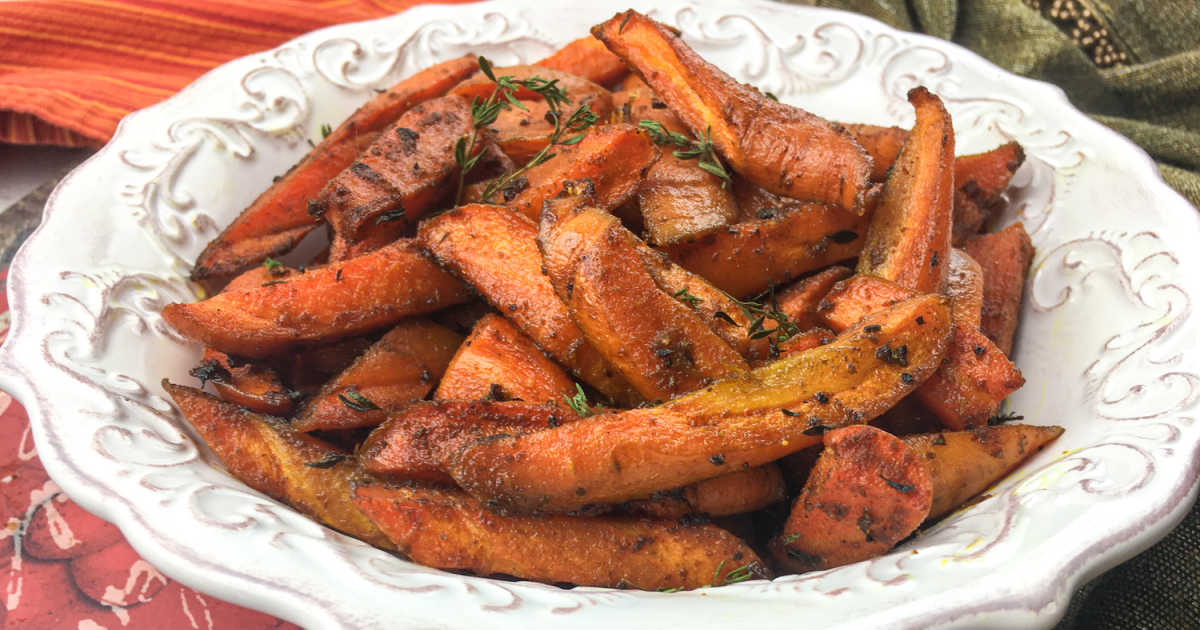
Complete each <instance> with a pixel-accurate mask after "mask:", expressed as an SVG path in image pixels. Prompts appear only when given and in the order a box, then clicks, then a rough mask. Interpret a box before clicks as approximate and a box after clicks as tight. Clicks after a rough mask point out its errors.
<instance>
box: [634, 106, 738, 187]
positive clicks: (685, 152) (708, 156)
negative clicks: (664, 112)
mask: <svg viewBox="0 0 1200 630" xmlns="http://www.w3.org/2000/svg"><path fill="white" fill-rule="evenodd" d="M638 126H639V127H641V128H642V129H645V130H646V131H647V132H649V133H650V140H651V141H653V142H654V144H657V145H660V146H666V145H671V146H675V147H679V148H678V149H676V150H675V151H674V155H675V157H677V158H679V159H681V160H691V159H696V166H699V167H700V168H701V169H703V170H704V171H706V172H708V173H711V174H713V175H716V176H717V177H719V178H721V187H722V188H724V187H726V186H728V185H729V184H732V183H733V179H732V178H730V176H729V171H727V170H725V165H724V164H722V163H721V158H720V156H718V155H717V149H716V147H715V146H713V143H712V137H711V136H710V132H711V131H712V129H706V130H705V131H704V138H702V139H695V138H689V137H687V136H685V135H683V134H681V133H677V132H674V131H671V130H670V129H667V128H666V127H664V126H663V124H662V123H660V122H658V121H654V120H643V121H641V122H639V123H638Z"/></svg>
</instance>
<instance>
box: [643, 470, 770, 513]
mask: <svg viewBox="0 0 1200 630" xmlns="http://www.w3.org/2000/svg"><path fill="white" fill-rule="evenodd" d="M658 494H659V495H661V496H657V495H656V496H654V497H652V498H650V499H643V500H640V501H631V502H630V503H628V504H626V505H625V509H626V510H629V511H630V512H632V513H634V514H645V515H646V516H651V517H654V518H661V519H670V520H674V519H680V518H685V517H687V516H689V515H693V514H701V515H704V516H710V517H715V516H729V515H732V514H745V513H747V512H753V511H755V510H761V509H763V508H765V507H767V506H768V505H771V504H772V503H778V502H780V501H782V500H783V499H784V498H785V497H786V488H784V485H783V473H781V472H779V467H778V466H776V465H775V464H774V463H769V464H764V465H762V466H755V467H754V468H748V469H746V470H739V471H735V472H731V473H729V474H727V475H721V476H720V477H713V478H712V479H706V480H704V481H699V482H696V483H694V484H691V485H689V486H684V487H683V488H680V489H679V490H677V491H672V492H662V493H658Z"/></svg>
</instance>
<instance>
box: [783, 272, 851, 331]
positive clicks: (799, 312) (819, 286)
mask: <svg viewBox="0 0 1200 630" xmlns="http://www.w3.org/2000/svg"><path fill="white" fill-rule="evenodd" d="M852 275H854V272H853V271H851V270H850V268H849V267H842V266H840V265H839V266H834V267H829V268H827V269H822V270H821V271H818V272H817V273H814V274H813V275H811V276H807V277H805V278H801V279H799V280H797V281H795V282H793V283H792V284H790V285H788V286H787V287H785V288H784V289H783V290H781V291H779V292H778V293H776V294H775V302H776V304H778V305H779V310H780V311H782V312H783V314H784V315H787V316H788V319H790V320H792V322H793V323H795V324H796V325H797V326H799V327H800V328H812V327H813V326H816V325H817V324H818V323H819V317H818V313H817V307H818V306H820V305H821V300H822V299H824V297H825V294H827V293H829V290H830V289H832V288H833V285H835V284H837V283H838V282H841V281H842V280H845V279H846V278H849V277H850V276H852Z"/></svg>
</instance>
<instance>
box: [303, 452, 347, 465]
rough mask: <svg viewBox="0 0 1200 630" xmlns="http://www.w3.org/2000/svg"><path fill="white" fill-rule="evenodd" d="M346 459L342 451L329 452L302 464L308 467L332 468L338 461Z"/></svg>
mask: <svg viewBox="0 0 1200 630" xmlns="http://www.w3.org/2000/svg"><path fill="white" fill-rule="evenodd" d="M344 459H346V456H345V455H344V454H342V453H330V454H328V455H326V456H325V457H322V458H321V459H318V460H317V461H315V462H306V463H305V464H304V465H305V466H308V467H309V468H333V467H334V466H335V465H337V463H338V462H340V461H342V460H344Z"/></svg>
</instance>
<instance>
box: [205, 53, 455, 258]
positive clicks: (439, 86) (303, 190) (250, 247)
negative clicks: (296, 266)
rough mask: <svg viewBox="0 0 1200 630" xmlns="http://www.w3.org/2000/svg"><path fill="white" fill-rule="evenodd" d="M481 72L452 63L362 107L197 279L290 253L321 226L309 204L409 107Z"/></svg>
mask: <svg viewBox="0 0 1200 630" xmlns="http://www.w3.org/2000/svg"><path fill="white" fill-rule="evenodd" d="M477 69H478V65H477V64H476V62H475V60H474V59H473V58H471V57H461V58H458V59H451V60H450V61H446V62H443V63H440V64H438V65H436V66H433V67H432V68H429V69H427V70H423V71H421V72H418V73H417V74H414V75H413V76H411V77H409V78H407V79H405V80H403V81H401V82H399V83H397V84H396V85H394V86H392V87H391V88H390V89H388V90H387V91H386V92H383V93H382V94H380V95H378V96H376V97H375V98H373V99H372V100H371V101H370V102H368V103H367V104H365V105H363V106H362V107H360V108H359V109H358V111H356V112H354V114H353V115H351V116H350V118H347V119H346V120H345V122H343V123H342V124H340V125H338V127H337V128H336V129H334V130H333V131H332V132H331V133H330V134H329V135H328V136H326V137H325V139H323V140H321V142H320V143H319V144H318V145H317V146H316V148H315V149H313V150H312V151H311V152H310V153H309V154H308V155H307V156H305V157H304V159H302V160H300V163H299V164H297V165H296V166H294V167H292V169H291V170H289V171H288V172H287V173H286V174H284V175H283V176H282V177H280V178H279V180H278V181H276V182H275V183H273V184H271V187H270V188H268V189H267V190H266V192H264V193H263V194H261V195H259V197H258V199H255V200H254V203H252V204H250V206H249V207H248V208H246V210H245V211H243V212H242V214H241V215H240V216H238V218H237V219H234V221H233V223H231V224H229V226H228V227H226V228H225V230H224V231H223V232H221V234H220V235H219V236H217V238H215V239H213V241H212V242H211V243H209V244H208V246H207V247H205V248H204V251H203V252H201V253H200V256H199V258H197V259H196V265H195V267H194V268H193V269H192V279H193V280H197V281H199V280H204V279H208V278H215V277H220V276H228V275H232V274H235V273H237V272H239V271H241V270H243V269H245V268H246V267H249V266H251V265H255V264H258V263H259V262H261V261H262V260H263V259H264V258H266V257H268V256H277V255H279V254H281V253H283V252H286V251H288V250H290V249H291V248H292V247H294V246H295V245H296V243H298V242H300V239H302V238H304V236H305V235H306V234H308V232H309V231H311V230H312V228H314V227H316V225H317V220H316V218H315V217H313V216H311V215H310V214H309V213H308V200H309V199H312V198H315V197H316V196H317V195H318V193H320V191H321V189H322V188H324V187H325V184H326V183H327V182H328V181H329V180H330V179H331V178H333V176H334V175H337V174H338V172H340V171H341V170H342V169H344V168H346V167H348V166H350V163H351V162H353V161H354V159H355V158H356V157H358V155H359V153H361V152H362V151H363V150H364V149H365V148H366V147H367V146H369V145H370V144H371V141H373V140H374V138H375V137H376V136H377V135H379V133H380V131H382V130H383V128H385V127H387V126H388V125H389V124H391V123H392V121H394V120H396V118H398V117H399V116H400V115H401V114H403V113H404V112H405V111H406V110H408V108H410V107H412V106H413V105H415V104H417V103H420V102H422V101H426V100H429V99H431V98H434V97H437V96H441V95H442V94H444V93H445V92H446V90H449V89H450V88H451V87H453V86H454V85H455V84H457V83H458V82H460V81H462V80H463V79H464V78H466V77H468V76H470V75H471V74H472V73H473V72H475V71H476V70H477Z"/></svg>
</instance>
